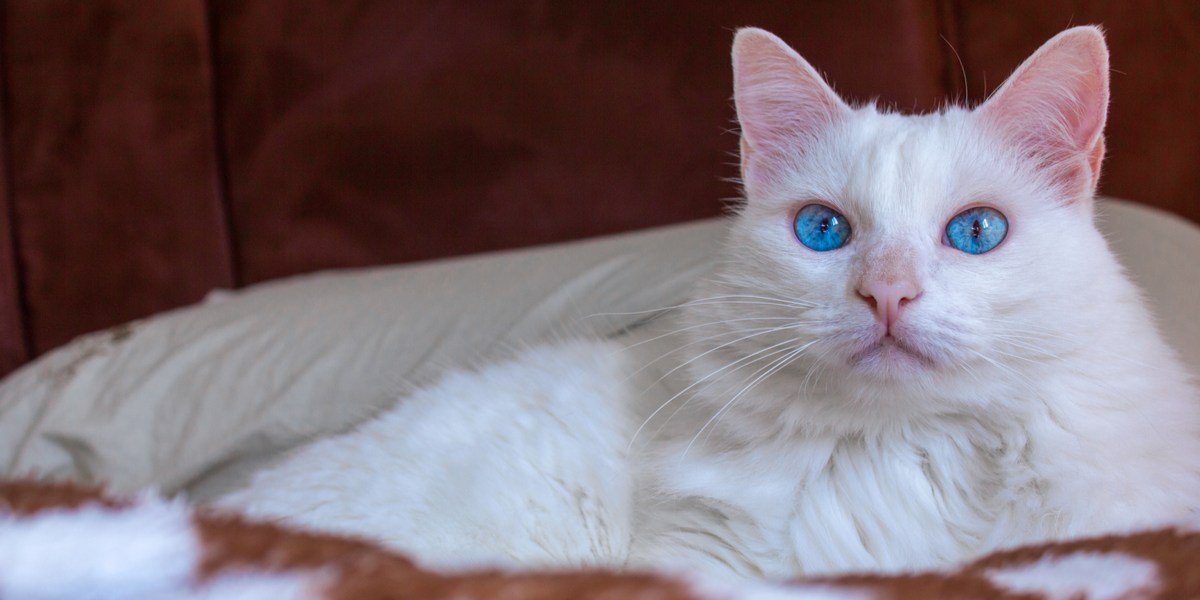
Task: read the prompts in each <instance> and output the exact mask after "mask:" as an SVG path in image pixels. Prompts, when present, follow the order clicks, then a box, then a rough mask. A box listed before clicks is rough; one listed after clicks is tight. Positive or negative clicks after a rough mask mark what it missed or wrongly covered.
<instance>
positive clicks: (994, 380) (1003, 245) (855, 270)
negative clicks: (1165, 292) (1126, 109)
mask: <svg viewBox="0 0 1200 600" xmlns="http://www.w3.org/2000/svg"><path fill="white" fill-rule="evenodd" d="M733 63H734V81H735V100H736V104H737V111H738V117H739V120H740V122H741V126H742V147H741V148H742V173H743V180H744V186H745V195H746V199H745V203H744V206H742V207H741V209H740V211H739V212H738V214H737V215H736V216H735V217H734V218H733V219H732V222H731V227H730V232H729V236H728V239H727V241H726V252H725V255H724V256H723V262H721V263H720V265H719V266H718V267H717V270H716V272H715V273H714V274H713V276H712V277H710V278H709V279H706V280H705V281H703V282H701V283H700V284H699V285H698V287H697V289H696V292H695V295H694V297H693V300H692V301H691V302H689V303H687V304H685V305H684V306H682V307H679V308H678V309H677V310H675V311H672V312H671V313H670V314H668V315H666V316H665V317H664V318H661V319H659V320H657V321H655V322H653V323H651V324H650V325H648V326H646V327H643V328H641V329H639V330H636V331H635V332H634V333H633V334H631V335H630V336H629V337H628V338H627V339H621V340H590V341H589V340H581V341H576V342H570V343H563V344H557V345H547V346H543V347H536V348H533V349H531V350H528V351H526V352H524V353H521V354H519V355H518V356H516V357H514V358H511V359H509V360H507V361H503V362H499V363H496V364H493V365H492V366H489V367H486V368H483V369H480V370H476V371H466V370H464V371H455V372H451V373H449V374H447V375H445V377H444V378H443V379H442V380H441V381H440V382H438V383H436V384H435V385H432V386H431V387H428V388H426V389H423V390H421V391H419V392H417V393H415V394H413V395H412V396H411V397H407V398H404V399H402V400H401V401H400V402H399V403H398V404H397V406H396V407H395V408H394V409H392V410H391V411H389V412H387V413H385V414H383V415H382V416H380V417H378V418H377V419H374V420H372V421H370V422H368V423H366V424H364V425H363V426H362V427H361V428H360V429H358V430H357V431H354V432H352V433H349V434H346V435H342V436H339V437H334V438H331V439H326V440H322V441H318V442H316V443H313V444H312V445H310V446H308V447H306V448H304V449H302V450H301V451H299V452H297V453H295V454H294V455H292V456H291V457H289V458H288V459H287V460H286V461H285V462H283V463H282V464H279V465H277V466H275V467H273V468H271V469H268V470H267V471H265V472H263V473H261V474H259V476H258V477H257V478H256V479H255V481H254V482H253V484H252V485H251V486H250V487H249V488H248V489H246V490H243V491H240V492H237V493H235V494H234V495H232V496H230V497H228V498H226V499H225V500H224V501H223V503H224V504H225V505H226V506H236V507H241V508H243V509H245V510H246V511H248V512H250V513H252V514H256V515H269V516H276V517H282V518H284V519H286V520H287V521H290V522H293V523H299V524H305V525H310V526H315V527H318V528H322V529H328V530H335V531H343V532H351V533H357V534H362V535H365V536H368V537H371V538H375V539H378V540H382V541H383V542H385V543H387V544H389V545H392V546H394V547H397V548H400V549H403V550H405V551H408V552H411V553H413V554H414V555H415V556H416V557H418V559H420V560H422V561H423V562H426V563H432V564H435V565H441V566H463V565H471V564H479V563H496V562H499V563H503V564H516V565H525V566H542V567H544V566H580V565H610V566H633V567H660V568H687V569H701V570H708V571H712V572H715V573H722V572H723V573H734V574H738V575H743V576H750V577H765V578H786V577H794V576H798V575H810V574H814V573H831V572H837V571H847V570H897V569H903V568H911V567H923V566H930V565H937V564H944V563H947V562H952V561H957V560H960V559H964V558H967V557H970V556H973V555H976V554H979V553H982V552H985V551H987V550H990V549H994V548H997V547H1002V546H1008V545H1013V544H1018V543H1022V542H1027V541H1032V540H1039V539H1044V538H1051V537H1060V536H1073V535H1079V534H1086V533H1094V532H1101V531H1106V530H1117V529H1125V528H1129V527H1133V526H1137V525H1140V524H1146V523H1151V522H1158V521H1163V520H1169V519H1173V518H1178V517H1182V516H1184V515H1186V514H1188V513H1189V512H1190V511H1191V510H1192V509H1193V508H1195V507H1196V505H1197V504H1198V503H1200V393H1198V392H1197V390H1196V388H1194V387H1192V384H1191V383H1190V381H1189V376H1188V375H1187V373H1186V371H1185V369H1184V367H1183V366H1182V365H1181V364H1180V362H1179V360H1178V359H1177V358H1176V357H1175V355H1174V354H1173V353H1172V351H1171V350H1170V349H1169V348H1168V347H1167V346H1166V345H1165V344H1164V343H1163V341H1162V340H1161V339H1160V337H1159V335H1158V334H1157V332H1156V330H1155V326H1154V323H1153V321H1152V319H1151V316H1150V315H1149V314H1148V312H1147V310H1146V308H1145V307H1144V305H1143V303H1142V301H1141V299H1140V298H1139V294H1138V291H1137V290H1136V289H1135V288H1134V287H1133V285H1131V284H1130V282H1129V281H1128V280H1127V279H1126V278H1125V276H1124V275H1123V274H1122V272H1121V268H1120V266H1119V265H1118V264H1117V262H1116V260H1114V258H1113V256H1112V254H1111V253H1110V251H1109V249H1108V247H1107V246H1106V244H1105V241H1104V239H1103V238H1102V237H1101V236H1100V234H1099V233H1098V232H1097V230H1096V228H1095V226H1094V224H1093V194H1094V190H1095V187H1096V182H1097V179H1098V177H1099V174H1100V163H1101V159H1102V157H1103V154H1104V142H1103V137H1102V130H1103V127H1104V121H1105V117H1106V112H1107V102H1108V56H1107V49H1106V47H1105V44H1104V40H1103V37H1102V35H1101V33H1100V31H1099V30H1098V29H1096V28H1093V27H1079V28H1074V29H1071V30H1068V31H1066V32H1064V33H1062V34H1060V35H1058V36H1057V37H1055V38H1054V39H1052V40H1050V41H1049V42H1047V43H1046V44H1045V45H1044V46H1043V47H1042V48H1041V49H1040V50H1038V52H1037V53H1036V54H1034V55H1033V56H1032V57H1031V58H1029V59H1028V60H1027V61H1026V62H1025V63H1024V64H1023V65H1022V66H1021V67H1020V68H1019V69H1018V70H1017V72H1016V73H1015V74H1013V75H1012V77H1010V78H1009V80H1008V81H1007V82H1006V83H1005V84H1004V85H1003V86H1002V87H1001V88H1000V89H999V90H998V91H997V92H996V93H995V94H994V95H993V96H992V97H991V98H990V99H989V100H988V101H987V102H985V103H984V104H983V105H982V106H980V107H978V108H976V109H975V110H966V109H963V108H958V107H947V108H945V109H944V110H942V111H941V112H939V113H936V114H928V115H918V116H903V115H899V114H893V113H888V112H880V111H879V110H878V109H877V108H876V107H874V106H864V107H860V108H851V107H849V106H847V105H846V104H845V103H844V102H843V101H842V100H841V99H840V98H839V97H838V96H837V95H835V94H834V92H833V91H832V90H831V89H830V88H829V87H828V85H826V83H825V82H824V81H823V80H822V79H821V77H820V76H819V75H818V74H817V73H816V71H814V70H813V68H812V67H811V66H810V65H809V64H808V63H806V62H805V61H804V59H802V58H801V57H800V56H799V55H798V54H796V53H795V52H794V51H793V50H792V49H790V48H789V47H787V46H786V45H785V44H784V43H783V42H782V41H781V40H779V39H778V38H776V37H775V36H773V35H772V34H770V33H767V32H765V31H761V30H757V29H743V30H741V31H739V32H738V34H737V37H736V40H735V41H734V47H733Z"/></svg>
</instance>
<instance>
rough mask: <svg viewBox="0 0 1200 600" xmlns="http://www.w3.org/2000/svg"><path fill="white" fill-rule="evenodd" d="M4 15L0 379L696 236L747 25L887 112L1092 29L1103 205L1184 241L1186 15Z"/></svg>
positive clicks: (927, 7)
mask: <svg viewBox="0 0 1200 600" xmlns="http://www.w3.org/2000/svg"><path fill="white" fill-rule="evenodd" d="M0 7H2V11H0V14H2V19H0V40H2V46H0V85H2V89H3V95H2V106H0V115H2V119H0V141H2V144H0V158H2V160H0V203H3V210H0V372H7V371H9V370H11V369H13V368H15V367H16V366H18V365H20V364H22V363H23V362H25V361H27V360H28V359H30V358H31V357H33V356H36V355H37V354H39V353H41V352H44V351H45V350H47V349H49V348H52V347H54V346H56V345H58V344H61V343H63V342H66V341H67V340H69V339H70V338H72V337H73V336H75V335H77V334H80V333H83V332H86V331H90V330H94V329H98V328H103V327H106V326H109V325H112V324H115V323H118V322H121V321H124V320H128V319H132V318H135V317H139V316H144V315H147V314H150V313H152V312H155V311H160V310H163V309H167V308H171V307H175V306H179V305H182V304H186V303H190V302H194V301H196V300H198V299H200V298H201V297H202V296H203V295H204V293H205V292H206V291H208V290H209V289H211V288H214V287H235V286H242V285H246V284H250V283H254V282H257V281H262V280H264V279H269V278H273V277H280V276H285V275H290V274H294V273H301V272H306V271H311V270H315V269H322V268H331V267H347V266H357V265H369V264H378V263H393V262H402V261H412V260H421V259H428V258H434V257H439V256H447V255H454V254H463V253H468V252H477V251H482V250H490V249H496V248H506V247H513V246H519V245H526V244H535V243H542V242H551V241H555V240H563V239H568V238H575V237H581V236H589V235H596V234H604V233H609V232H615V231H621V230H628V229H634V228H640V227H647V226H652V225H659V224H664V223H670V222H675V221H681V220H686V219H693V218H697V217H704V216H709V215H714V214H717V213H718V212H720V210H721V207H722V202H721V201H722V199H728V198H731V197H734V196H735V195H736V194H737V190H736V188H735V187H734V186H733V185H732V184H730V183H728V182H727V181H726V180H724V179H723V178H728V177H730V176H733V175H734V174H735V171H734V168H733V166H731V163H733V162H734V159H733V158H732V157H731V152H733V151H734V150H735V149H736V146H737V143H736V142H737V140H736V135H734V134H733V133H731V132H730V131H729V128H730V127H732V118H733V110H732V107H731V102H730V94H731V89H730V75H729V64H728V62H729V61H728V51H729V44H730V41H731V40H732V37H733V30H734V29H735V28H736V27H738V26H743V25H757V26H761V27H765V28H768V29H771V30H772V31H774V32H776V33H778V34H779V35H781V36H782V37H783V38H785V39H786V40H788V41H789V42H791V43H792V44H794V45H795V47H796V48H797V49H799V50H800V51H801V52H802V53H803V54H805V55H806V56H807V57H808V58H809V59H810V60H811V61H812V62H813V63H814V64H816V65H817V66H818V67H819V68H820V69H822V70H823V71H825V72H826V73H827V74H828V76H829V78H830V79H831V81H832V82H834V84H835V86H836V87H837V88H838V89H839V90H840V91H842V92H844V93H845V94H846V95H847V96H849V97H851V98H854V99H859V100H865V99H870V98H878V99H879V101H880V102H881V103H883V104H886V105H890V106H894V107H896V108H898V109H901V110H906V111H907V110H927V109H930V108H934V107H936V106H938V105H939V103H941V102H943V101H944V99H946V98H950V99H956V100H965V101H971V102H976V101H978V100H980V99H981V98H983V97H984V96H985V95H986V93H987V92H989V91H991V90H993V89H994V88H995V87H996V86H997V85H999V83H1000V82H1001V81H1002V80H1003V78H1004V77H1005V76H1006V75H1007V74H1008V72H1009V71H1010V70H1011V69H1012V68H1014V67H1015V66H1016V65H1017V64H1018V63H1019V62H1020V60H1021V59H1022V58H1023V57H1025V56H1026V55H1027V54H1028V53H1030V52H1032V51H1033V50H1034V49H1035V48H1036V47H1037V46H1038V45H1039V44H1040V43H1041V42H1042V41H1044V40H1045V39H1047V38H1049V37H1050V36H1051V35H1053V34H1054V33H1056V32H1057V31H1059V30H1061V29H1063V28H1065V27H1066V26H1068V25H1072V24H1081V23H1101V24H1103V25H1104V26H1105V27H1106V28H1107V30H1108V39H1109V42H1110V44H1111V46H1112V50H1113V60H1112V63H1113V68H1114V78H1113V92H1114V93H1113V111H1112V116H1111V119H1110V126H1109V129H1108V132H1109V143H1108V148H1109V151H1110V159H1109V162H1108V163H1107V170H1106V172H1105V176H1104V181H1103V184H1102V190H1103V191H1104V192H1105V193H1108V194H1112V195H1117V196H1124V197H1128V198H1132V199H1136V200H1140V201H1144V202H1148V203H1152V204H1155V205H1157V206H1160V207H1163V208H1165V209H1167V210H1171V211H1174V212H1176V213H1178V214H1181V215H1183V216H1185V217H1188V218H1191V219H1195V220H1200V195H1198V194H1197V190H1198V189H1200V169H1198V168H1197V167H1200V160H1198V158H1200V115H1198V111H1197V110H1196V108H1197V101H1198V98H1200V3H1196V2H1193V1H1192V0H1174V1H1162V2H1142V1H1133V0H1131V1H1128V2H1102V1H1099V0H1096V1H1075V2H1047V1H1045V0H1025V1H1021V2H999V1H994V2H983V1H977V2H976V1H960V2H955V1H951V0H940V1H939V0H924V1H922V0H877V1H872V2H846V3H834V2H817V1H812V2H805V1H800V0H797V1H792V2H778V1H765V0H763V1H743V0H739V1H737V2H733V1H728V2H679V1H666V0H664V1H660V2H641V1H604V2H593V1H577V0H546V1H516V0H499V1H488V2H473V1H472V2H468V1H465V0H459V1H453V0H450V1H434V0H402V1H398V2H368V1H365V0H321V1H297V0H292V1H288V2H285V1H283V0H208V1H204V0H154V1H153V2H150V1H146V0H87V1H86V2H84V1H78V0H0Z"/></svg>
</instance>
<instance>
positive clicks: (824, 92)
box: [733, 29, 849, 187]
mask: <svg viewBox="0 0 1200 600" xmlns="http://www.w3.org/2000/svg"><path fill="white" fill-rule="evenodd" d="M733 82H734V102H735V103H736V104H737V112H738V121H739V122H740V123H741V127H742V170H743V177H744V178H745V180H746V184H747V186H748V187H753V186H755V185H765V184H769V183H770V181H771V180H773V179H774V178H775V176H776V174H777V173H778V170H779V167H780V166H781V164H780V163H781V162H782V161H785V160H786V157H787V155H788V153H801V152H803V149H804V146H805V144H806V142H808V141H809V140H811V139H812V138H813V137H814V136H815V135H816V134H817V133H818V132H819V131H820V130H821V129H822V128H825V127H828V126H829V124H831V123H833V122H834V121H836V120H837V119H838V118H840V117H841V115H843V114H844V113H845V112H847V111H848V110H849V108H848V107H847V106H846V105H845V103H844V102H842V100H841V98H838V96H837V94H835V93H834V92H833V90H832V89H830V87H829V85H828V84H826V83H825V81H824V80H823V79H822V78H821V76H820V75H819V74H817V72H816V71H815V70H814V69H813V68H812V66H811V65H809V64H808V63H807V62H805V60H804V59H803V58H801V57H800V55H799V54H797V53H796V52H795V51H794V50H792V49H791V48H789V47H788V46H787V44H785V43H784V42H783V41H782V40H780V39H779V38H778V37H776V36H775V35H773V34H771V33H768V32H766V31H763V30H761V29H742V30H740V31H738V34H737V37H736V38H735V39H734V42H733Z"/></svg>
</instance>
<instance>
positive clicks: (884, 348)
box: [849, 335, 937, 379]
mask: <svg viewBox="0 0 1200 600" xmlns="http://www.w3.org/2000/svg"><path fill="white" fill-rule="evenodd" d="M849 363H850V366H851V367H852V368H853V369H855V370H856V371H859V372H862V373H867V374H871V375H876V376H880V377H884V378H887V379H904V378H908V377H915V376H920V375H926V374H928V373H929V372H931V371H933V370H935V369H936V368H937V362H936V361H935V360H934V359H933V358H931V357H930V356H929V355H927V354H925V353H923V352H921V351H920V350H919V349H917V348H916V347H914V346H913V345H912V344H910V343H907V342H905V341H904V340H903V339H898V338H895V337H892V336H890V335H887V336H883V337H881V338H879V339H878V340H876V341H875V342H873V343H871V344H870V345H868V346H867V347H865V348H863V349H861V350H859V351H858V352H855V353H854V354H853V355H851V356H850V360H849Z"/></svg>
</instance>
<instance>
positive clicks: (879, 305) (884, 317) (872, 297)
mask: <svg viewBox="0 0 1200 600" xmlns="http://www.w3.org/2000/svg"><path fill="white" fill-rule="evenodd" d="M858 294H859V295H860V296H862V298H863V300H866V301H867V304H869V305H871V308H872V309H874V311H875V315H876V316H877V317H878V318H879V322H880V323H883V324H884V325H885V326H887V329H888V332H889V333H890V332H891V330H892V325H893V324H895V323H896V321H897V320H898V319H899V318H900V310H901V309H903V308H904V306H905V305H906V304H908V303H909V302H912V301H913V300H916V299H917V297H918V296H920V295H921V289H920V288H918V287H917V284H915V283H913V282H911V281H907V280H900V281H889V282H884V281H879V280H874V281H866V282H863V284H862V285H861V286H860V287H859V288H858Z"/></svg>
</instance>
